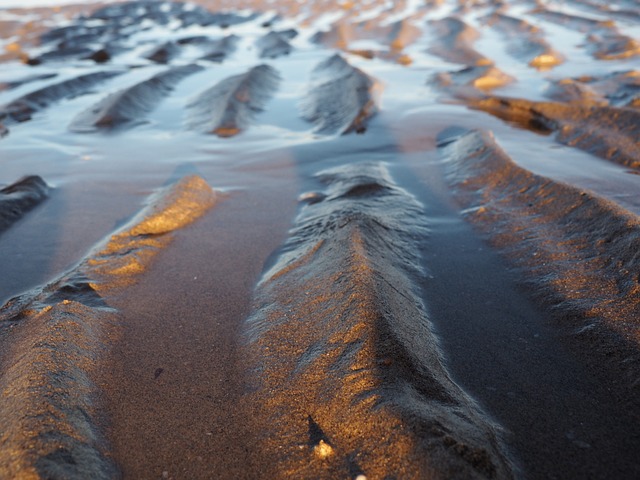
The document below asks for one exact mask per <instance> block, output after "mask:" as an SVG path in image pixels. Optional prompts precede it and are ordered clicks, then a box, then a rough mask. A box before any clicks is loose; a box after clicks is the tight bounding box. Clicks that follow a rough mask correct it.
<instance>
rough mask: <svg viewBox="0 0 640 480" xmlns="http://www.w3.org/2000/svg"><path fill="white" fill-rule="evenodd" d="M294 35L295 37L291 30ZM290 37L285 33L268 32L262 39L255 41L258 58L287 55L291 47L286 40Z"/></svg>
mask: <svg viewBox="0 0 640 480" xmlns="http://www.w3.org/2000/svg"><path fill="white" fill-rule="evenodd" d="M289 32H293V33H294V35H293V36H295V35H297V32H296V31H295V30H291V31H289ZM291 38H292V37H291V35H290V34H289V33H288V32H287V31H284V32H269V33H267V34H266V35H265V36H264V37H261V38H259V39H258V40H257V41H256V46H257V47H258V51H259V54H258V55H259V56H260V58H278V57H282V56H283V55H289V54H290V53H291V50H292V48H293V47H292V46H291V44H290V43H289V41H288V40H290V39H291Z"/></svg>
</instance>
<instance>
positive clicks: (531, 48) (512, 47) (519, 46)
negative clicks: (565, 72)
mask: <svg viewBox="0 0 640 480" xmlns="http://www.w3.org/2000/svg"><path fill="white" fill-rule="evenodd" d="M484 22H485V23H486V24H487V25H490V26H492V27H493V28H495V29H497V30H499V31H500V32H501V33H502V34H503V35H504V36H505V40H506V42H507V49H508V51H509V52H510V53H511V54H512V55H513V56H514V57H516V58H519V59H522V60H524V61H526V62H527V63H528V64H529V65H530V66H531V67H534V68H538V69H546V68H551V67H554V66H556V65H559V64H561V63H563V62H564V57H563V56H562V55H561V54H560V53H558V52H557V51H555V50H554V49H553V48H551V46H550V45H549V44H548V43H547V42H546V41H545V40H544V38H543V37H542V33H541V31H540V29H539V28H537V27H535V26H533V25H531V24H530V23H528V22H527V21H525V20H521V19H518V18H515V17H511V16H508V15H504V14H501V13H494V14H491V15H489V16H487V17H485V18H484Z"/></svg>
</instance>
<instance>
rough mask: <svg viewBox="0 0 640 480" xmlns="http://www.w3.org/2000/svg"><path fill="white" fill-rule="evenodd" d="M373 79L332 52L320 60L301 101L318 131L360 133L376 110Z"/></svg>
mask: <svg viewBox="0 0 640 480" xmlns="http://www.w3.org/2000/svg"><path fill="white" fill-rule="evenodd" d="M379 89H380V85H379V84H378V83H377V81H376V80H375V79H374V78H372V77H370V76H369V75H367V74H366V73H365V72H363V71H362V70H360V69H358V68H355V67H353V66H351V65H350V64H349V63H348V62H347V61H346V60H344V59H343V58H342V57H341V56H340V55H338V54H336V55H334V56H332V57H330V58H328V59H327V60H324V61H322V62H320V63H319V64H318V65H317V66H316V67H315V68H314V70H313V72H312V73H311V83H310V85H309V90H308V92H307V95H306V97H305V99H304V103H303V105H302V109H303V115H304V117H305V118H306V119H307V120H308V121H310V122H313V123H314V124H315V125H316V132H317V133H320V134H326V135H332V134H345V133H351V132H356V133H363V132H364V131H365V130H366V127H367V123H368V121H369V119H370V118H371V117H372V116H373V115H374V114H375V113H376V112H377V110H378V105H377V99H376V94H377V92H376V90H379Z"/></svg>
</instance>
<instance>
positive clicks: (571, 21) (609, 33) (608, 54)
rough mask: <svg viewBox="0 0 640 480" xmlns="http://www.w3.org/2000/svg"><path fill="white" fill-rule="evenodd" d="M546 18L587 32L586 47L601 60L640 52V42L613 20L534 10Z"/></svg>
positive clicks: (621, 57) (543, 9)
mask: <svg viewBox="0 0 640 480" xmlns="http://www.w3.org/2000/svg"><path fill="white" fill-rule="evenodd" d="M533 13H535V14H536V15H537V16H539V17H541V18H544V19H545V20H547V21H549V22H552V23H556V24H558V25H562V26H564V27H567V28H571V29H574V30H577V31H579V32H582V33H585V34H587V35H588V36H587V38H586V40H587V42H586V48H587V51H589V53H591V55H593V56H594V57H595V58H597V59H599V60H619V59H623V58H629V57H634V56H636V55H639V54H640V43H638V41H637V40H635V39H633V38H631V37H628V36H626V35H622V34H621V33H620V32H619V31H618V29H617V28H616V25H615V22H613V21H612V20H604V21H601V20H594V19H591V18H586V17H580V16H577V15H569V14H567V13H562V12H556V11H553V10H549V9H545V8H540V9H536V10H534V12H533Z"/></svg>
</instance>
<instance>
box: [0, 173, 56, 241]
mask: <svg viewBox="0 0 640 480" xmlns="http://www.w3.org/2000/svg"><path fill="white" fill-rule="evenodd" d="M48 193H49V187H48V186H47V184H46V183H45V181H44V180H42V178H40V177H38V176H35V175H32V176H28V177H24V178H21V179H20V180H18V181H17V182H15V183H12V184H11V185H9V186H7V187H4V188H2V189H0V233H1V232H2V231H3V230H6V229H7V228H9V227H10V226H11V225H12V224H13V223H15V222H17V221H18V220H19V219H20V218H22V217H23V216H24V215H25V214H26V213H27V212H28V211H29V210H31V209H32V208H34V207H35V206H36V205H38V204H39V203H41V202H42V201H44V200H45V199H46V198H47V196H48Z"/></svg>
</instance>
